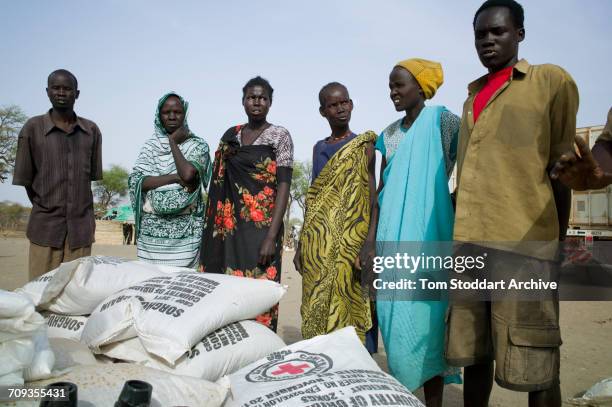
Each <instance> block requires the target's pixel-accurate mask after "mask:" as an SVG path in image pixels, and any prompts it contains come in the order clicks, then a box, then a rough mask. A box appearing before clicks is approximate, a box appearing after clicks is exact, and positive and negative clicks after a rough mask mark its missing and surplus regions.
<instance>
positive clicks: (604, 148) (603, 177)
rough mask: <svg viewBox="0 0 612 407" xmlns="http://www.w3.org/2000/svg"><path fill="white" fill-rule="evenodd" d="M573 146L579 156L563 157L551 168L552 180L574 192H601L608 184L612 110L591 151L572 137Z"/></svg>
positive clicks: (611, 167)
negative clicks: (559, 182) (575, 145)
mask: <svg viewBox="0 0 612 407" xmlns="http://www.w3.org/2000/svg"><path fill="white" fill-rule="evenodd" d="M576 144H577V146H578V151H579V152H580V155H577V154H575V153H574V151H568V152H566V153H565V154H563V155H562V156H561V158H559V160H558V161H557V163H556V164H555V167H554V168H553V171H552V178H553V179H559V180H561V182H563V183H564V184H565V185H567V186H568V187H570V188H572V189H575V190H576V191H586V190H589V189H602V188H605V187H607V186H608V185H610V184H612V108H610V110H609V111H608V120H607V121H606V125H605V126H604V128H603V130H602V132H601V134H600V135H599V137H597V141H595V145H594V146H593V151H591V150H589V145H588V144H587V142H586V141H585V140H583V139H581V138H579V137H576Z"/></svg>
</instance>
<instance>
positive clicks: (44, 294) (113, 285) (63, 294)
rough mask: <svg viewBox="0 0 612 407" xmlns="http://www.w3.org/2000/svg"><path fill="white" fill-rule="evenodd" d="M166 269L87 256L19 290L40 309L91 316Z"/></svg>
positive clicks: (123, 260) (167, 269)
mask: <svg viewBox="0 0 612 407" xmlns="http://www.w3.org/2000/svg"><path fill="white" fill-rule="evenodd" d="M175 270H179V269H178V268H175V269H172V268H164V269H163V271H162V269H160V268H159V267H157V266H155V265H153V264H148V263H145V262H141V261H133V260H127V259H122V258H119V257H110V256H87V257H81V258H80V259H77V260H74V261H71V262H69V263H62V264H61V265H60V267H58V268H57V269H55V270H52V271H50V272H48V273H47V274H44V275H42V276H41V277H39V278H37V279H36V280H34V281H32V282H30V283H28V284H26V285H25V286H23V287H22V288H19V289H17V290H16V291H19V292H22V293H24V294H26V295H28V296H29V297H30V298H31V299H32V301H34V304H35V305H36V306H37V307H39V308H40V309H44V310H49V311H52V312H56V313H59V314H65V315H88V314H90V313H91V312H92V311H93V310H94V308H95V307H96V306H98V304H100V302H102V301H104V299H105V298H106V297H108V296H109V295H112V294H114V293H116V292H117V291H120V290H122V289H124V288H126V287H130V286H132V285H134V284H137V283H139V282H141V281H144V280H147V279H149V278H151V277H156V276H160V275H165V274H166V271H175Z"/></svg>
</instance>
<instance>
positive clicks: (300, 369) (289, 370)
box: [272, 363, 310, 376]
mask: <svg viewBox="0 0 612 407" xmlns="http://www.w3.org/2000/svg"><path fill="white" fill-rule="evenodd" d="M309 367H310V365H309V364H308V363H303V364H301V365H297V366H294V365H292V364H291V363H285V364H284V365H279V366H278V370H277V371H275V372H272V374H273V375H275V376H278V375H281V374H285V373H286V374H291V375H295V374H301V373H304V369H307V368H309Z"/></svg>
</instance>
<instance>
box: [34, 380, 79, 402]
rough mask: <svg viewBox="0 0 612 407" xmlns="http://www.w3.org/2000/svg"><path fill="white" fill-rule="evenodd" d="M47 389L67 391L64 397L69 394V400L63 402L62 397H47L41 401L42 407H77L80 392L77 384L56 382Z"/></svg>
mask: <svg viewBox="0 0 612 407" xmlns="http://www.w3.org/2000/svg"><path fill="white" fill-rule="evenodd" d="M47 389H49V390H51V389H65V393H64V396H66V393H68V394H67V396H68V400H62V398H61V397H50V396H47V397H44V398H43V399H42V400H41V401H40V407H77V401H78V390H77V385H76V384H74V383H70V382H55V383H51V384H50V385H48V386H47ZM51 393H53V392H51Z"/></svg>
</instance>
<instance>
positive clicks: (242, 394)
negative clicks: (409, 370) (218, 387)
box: [224, 327, 424, 407]
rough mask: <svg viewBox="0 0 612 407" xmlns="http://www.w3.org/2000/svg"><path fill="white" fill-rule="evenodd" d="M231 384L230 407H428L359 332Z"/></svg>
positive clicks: (255, 367) (273, 357) (296, 351)
mask: <svg viewBox="0 0 612 407" xmlns="http://www.w3.org/2000/svg"><path fill="white" fill-rule="evenodd" d="M224 379H225V378H224ZM229 380H230V386H231V388H230V396H229V397H228V400H227V401H226V402H225V404H224V406H225V407H242V406H249V407H257V406H261V407H263V406H284V407H310V406H362V407H366V406H404V407H408V406H410V407H424V405H423V404H422V403H421V402H420V401H419V399H417V398H416V397H415V396H414V395H413V394H412V393H411V392H410V391H409V390H408V389H406V388H405V387H404V386H403V385H402V384H401V383H400V382H398V381H397V380H396V379H394V378H393V377H392V376H390V375H388V374H387V373H385V372H383V371H382V370H380V368H379V367H378V365H377V364H376V362H375V361H374V360H373V359H372V357H371V356H370V355H369V354H368V352H367V351H366V349H365V347H364V346H363V344H362V343H361V341H360V340H359V338H358V337H357V334H356V333H355V329H354V328H353V327H347V328H343V329H340V330H338V331H336V332H334V333H331V334H329V335H321V336H317V337H315V338H312V339H308V340H305V341H301V342H298V343H294V344H293V345H290V346H287V347H286V348H284V349H281V350H279V351H278V352H274V353H271V354H270V355H268V356H267V357H266V358H264V359H261V360H259V361H257V362H254V363H252V364H250V365H248V366H246V367H244V368H242V369H240V370H239V371H237V372H236V373H234V374H232V375H230V376H229Z"/></svg>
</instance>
